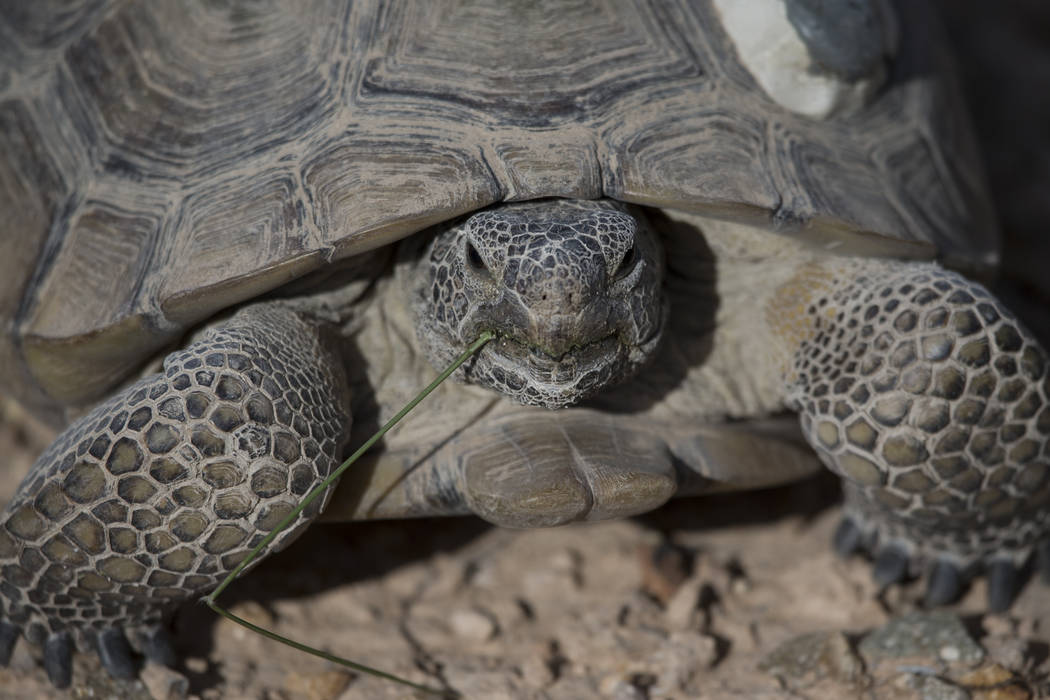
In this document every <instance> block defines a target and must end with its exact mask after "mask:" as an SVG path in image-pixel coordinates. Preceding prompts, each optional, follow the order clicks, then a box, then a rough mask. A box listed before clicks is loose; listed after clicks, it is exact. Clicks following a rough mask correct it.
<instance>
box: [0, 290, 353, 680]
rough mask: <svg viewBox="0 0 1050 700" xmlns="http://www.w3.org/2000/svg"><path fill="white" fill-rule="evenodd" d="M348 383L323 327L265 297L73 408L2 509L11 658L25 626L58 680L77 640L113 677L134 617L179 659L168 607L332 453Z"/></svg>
mask: <svg viewBox="0 0 1050 700" xmlns="http://www.w3.org/2000/svg"><path fill="white" fill-rule="evenodd" d="M345 394H346V382H345V379H344V377H343V373H342V370H341V368H340V367H339V366H338V365H337V364H336V363H335V362H334V361H333V360H332V359H331V357H330V356H329V354H328V352H327V351H326V350H325V348H324V347H323V346H322V343H321V341H320V338H319V332H318V327H317V326H316V325H314V324H313V323H312V322H310V321H307V320H304V319H302V318H301V317H300V316H299V315H298V314H296V313H295V312H293V311H291V310H289V309H288V308H285V307H283V306H281V305H280V304H278V303H264V304H256V305H254V306H250V307H247V308H245V309H243V310H242V311H240V312H238V313H237V314H236V315H235V316H233V317H232V318H231V319H230V320H229V321H227V322H226V323H224V324H223V325H221V326H220V327H218V328H217V329H215V330H213V331H211V332H209V333H208V334H207V335H206V336H205V337H204V338H203V339H202V340H200V341H199V342H196V343H194V344H192V345H190V346H189V347H188V348H186V349H185V350H181V351H179V352H175V353H172V354H171V355H169V356H168V357H167V358H166V359H165V361H164V372H163V374H157V375H153V376H151V377H147V378H145V379H142V380H141V381H138V382H136V383H135V384H133V385H132V386H130V387H128V388H127V389H125V390H124V391H122V392H120V393H119V394H118V395H116V396H114V397H113V398H112V399H110V400H108V401H106V402H105V403H103V404H102V405H100V406H98V407H97V408H95V409H94V410H93V411H91V412H90V413H88V414H87V415H86V416H84V417H83V418H81V419H80V420H78V421H76V422H75V423H74V424H72V425H71V426H70V427H69V428H68V429H66V431H65V432H63V433H62V434H61V435H60V436H59V438H58V440H57V441H56V442H55V444H54V445H52V446H51V447H50V448H49V449H48V450H47V451H46V452H45V453H44V454H43V455H42V456H41V457H40V459H38V460H37V462H36V464H35V465H34V466H33V469H32V471H30V473H29V474H28V476H27V477H26V479H25V481H24V482H23V483H22V485H21V486H20V487H19V489H18V492H17V493H16V494H15V497H14V499H13V500H12V501H11V503H10V504H8V506H7V509H6V510H5V511H4V512H3V514H2V515H0V594H2V596H3V600H2V603H0V605H2V607H0V664H6V663H7V661H8V659H9V658H10V654H11V650H12V648H13V646H14V643H15V641H16V639H17V637H18V635H19V633H20V632H21V633H24V635H25V636H26V638H27V639H28V640H29V641H30V642H32V643H34V644H41V645H43V647H44V665H45V668H46V670H47V673H48V676H49V677H50V678H51V680H52V682H54V684H55V685H56V686H59V687H65V686H68V685H69V683H70V680H71V669H72V666H71V656H72V651H73V646H74V644H75V645H76V646H77V647H78V648H80V649H81V650H87V649H91V648H95V649H97V650H98V653H99V656H100V657H101V659H102V662H103V664H104V665H105V666H106V668H107V669H108V670H109V671H110V673H112V674H113V675H114V676H117V677H124V678H128V677H134V675H135V674H136V669H135V663H134V660H133V658H132V656H131V653H130V647H129V644H128V640H127V638H126V637H125V633H130V634H131V635H132V639H133V640H134V641H135V642H136V643H137V646H138V647H139V648H140V649H141V650H142V651H143V652H144V653H146V654H147V655H149V656H151V657H153V658H155V659H157V660H159V661H161V662H168V663H170V662H171V660H172V654H171V649H170V646H169V644H168V643H167V641H166V639H165V637H164V635H163V632H162V631H161V630H162V623H163V620H164V618H165V616H166V615H167V614H168V613H170V611H171V610H172V608H173V607H175V606H176V605H177V604H178V603H180V602H182V601H184V600H186V599H187V598H190V597H193V596H196V595H199V594H201V593H202V592H204V591H207V590H209V589H211V588H214V587H215V586H216V585H217V584H218V583H219V582H220V581H221V580H222V578H223V577H224V576H225V575H226V574H227V573H228V572H229V571H231V570H232V569H233V568H234V567H236V566H237V564H239V563H240V562H241V561H242V560H243V559H244V557H245V556H246V555H247V553H248V551H249V550H250V549H251V548H252V547H253V546H254V545H255V544H256V543H257V542H258V541H259V540H261V539H262V538H263V537H264V536H265V535H266V533H268V532H269V531H270V530H271V529H272V528H273V527H274V526H275V525H276V524H277V523H278V522H279V521H280V520H281V519H282V518H283V517H285V516H286V515H287V514H288V513H289V512H290V511H291V510H292V509H293V508H294V507H295V506H296V504H297V502H298V501H299V500H300V499H301V498H302V496H303V495H304V494H305V493H307V491H309V490H310V489H311V488H313V487H314V486H315V485H317V484H318V483H319V482H320V481H321V480H322V479H323V478H324V477H325V476H327V475H328V473H329V472H330V471H331V470H332V469H333V468H334V467H335V466H336V464H337V459H338V458H339V455H340V451H341V450H342V447H343V445H344V443H345V442H346V439H347V437H348V436H349V430H350V420H349V417H348V411H347V408H346V406H347V399H346V395H345ZM322 507H323V500H321V499H319V500H318V501H315V503H314V504H313V506H312V507H311V508H310V509H308V512H304V513H303V514H301V515H300V517H299V520H298V521H297V522H296V523H295V524H294V525H293V526H292V527H290V528H289V529H288V530H286V531H285V532H283V533H282V534H281V535H280V536H279V537H278V538H277V539H276V540H275V541H274V543H273V544H272V545H271V546H270V548H269V551H270V552H273V551H277V550H280V549H281V548H283V547H284V546H286V545H287V544H288V543H289V542H291V541H292V540H293V539H295V537H296V536H297V535H298V534H299V533H300V532H302V530H303V528H304V527H305V526H306V525H307V524H308V523H309V522H310V521H311V520H312V519H313V518H314V517H315V516H316V515H317V514H318V512H319V511H320V509H321V508H322Z"/></svg>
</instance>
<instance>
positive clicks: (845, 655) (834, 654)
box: [758, 632, 866, 686]
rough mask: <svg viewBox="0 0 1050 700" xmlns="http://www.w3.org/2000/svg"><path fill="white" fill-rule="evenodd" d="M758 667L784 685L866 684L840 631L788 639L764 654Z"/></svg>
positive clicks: (862, 666) (862, 669)
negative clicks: (825, 680) (827, 681)
mask: <svg viewBox="0 0 1050 700" xmlns="http://www.w3.org/2000/svg"><path fill="white" fill-rule="evenodd" d="M758 668H759V669H760V670H762V671H765V672H766V673H769V674H770V675H773V676H776V677H778V678H780V679H781V680H782V681H783V682H785V683H786V684H788V685H796V686H797V685H798V681H803V680H816V679H821V678H831V679H834V680H837V681H840V682H843V683H848V684H850V685H860V684H864V683H865V682H866V676H865V673H864V664H863V662H862V661H861V660H860V659H859V658H857V655H856V654H855V653H854V652H853V649H852V648H851V647H850V644H849V640H847V639H846V637H845V635H843V634H842V633H841V632H811V633H809V634H803V635H800V636H798V637H794V638H793V639H789V640H788V641H786V642H784V643H783V644H781V645H780V646H778V647H777V648H776V649H774V650H773V651H772V652H771V653H769V654H768V655H766V657H765V658H764V659H762V661H760V662H759V664H758ZM790 681H794V683H792V682H790Z"/></svg>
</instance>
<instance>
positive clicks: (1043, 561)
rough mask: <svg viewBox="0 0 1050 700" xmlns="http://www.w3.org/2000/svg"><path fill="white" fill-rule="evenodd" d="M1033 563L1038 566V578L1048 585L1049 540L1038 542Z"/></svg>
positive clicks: (1049, 563) (1049, 580)
mask: <svg viewBox="0 0 1050 700" xmlns="http://www.w3.org/2000/svg"><path fill="white" fill-rule="evenodd" d="M1035 563H1036V566H1037V567H1038V568H1039V578H1041V579H1042V580H1043V583H1045V584H1047V585H1050V540H1047V541H1045V542H1040V543H1039V545H1038V546H1037V547H1036V548H1035Z"/></svg>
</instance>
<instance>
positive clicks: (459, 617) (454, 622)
mask: <svg viewBox="0 0 1050 700" xmlns="http://www.w3.org/2000/svg"><path fill="white" fill-rule="evenodd" d="M449 625H451V627H452V631H453V632H455V633H456V636H458V637H462V638H463V639H472V640H474V641H477V642H487V641H488V640H490V639H492V638H493V637H495V636H496V634H497V633H498V632H499V627H498V625H497V624H496V620H495V619H494V618H493V617H492V615H490V614H487V613H485V612H482V611H480V610H456V611H455V612H453V613H452V615H451V617H450V618H449Z"/></svg>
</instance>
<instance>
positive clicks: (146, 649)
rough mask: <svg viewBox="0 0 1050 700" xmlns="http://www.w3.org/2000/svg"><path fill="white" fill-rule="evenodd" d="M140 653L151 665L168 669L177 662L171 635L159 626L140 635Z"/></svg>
mask: <svg viewBox="0 0 1050 700" xmlns="http://www.w3.org/2000/svg"><path fill="white" fill-rule="evenodd" d="M142 653H143V654H145V655H146V658H147V659H149V660H150V661H152V662H153V663H156V664H160V665H161V666H168V667H169V668H170V667H172V666H174V665H175V663H176V661H177V658H176V656H175V647H174V646H173V645H172V643H171V635H169V634H168V631H167V630H166V629H164V627H161V626H157V627H152V628H150V629H147V630H146V631H145V633H144V634H143V635H142Z"/></svg>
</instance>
